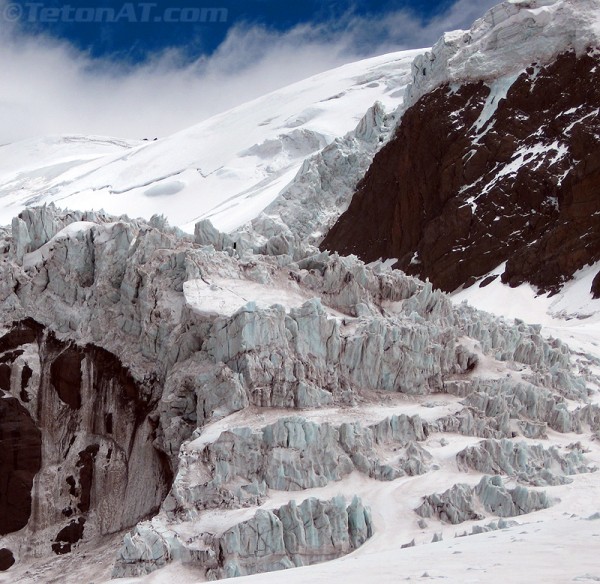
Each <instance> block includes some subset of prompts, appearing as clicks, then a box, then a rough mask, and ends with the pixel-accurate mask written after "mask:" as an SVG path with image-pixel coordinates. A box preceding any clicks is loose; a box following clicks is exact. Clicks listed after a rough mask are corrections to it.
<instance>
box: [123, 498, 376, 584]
mask: <svg viewBox="0 0 600 584" xmlns="http://www.w3.org/2000/svg"><path fill="white" fill-rule="evenodd" d="M371 535H372V525H371V517H370V514H369V512H368V510H367V509H365V508H364V507H363V505H362V503H361V501H360V500H359V499H358V498H356V497H355V498H354V500H353V501H352V502H351V503H350V504H349V505H348V504H347V502H346V501H345V500H344V498H343V497H336V498H334V499H331V500H329V501H321V500H319V499H315V498H308V499H305V500H304V501H302V502H301V503H300V504H297V503H296V502H295V501H291V502H290V503H288V504H287V505H284V506H282V507H279V508H277V509H259V510H258V511H257V512H256V514H255V515H254V517H252V518H251V519H249V520H247V521H243V522H241V523H238V524H236V525H234V526H233V527H231V528H229V529H227V530H226V531H224V532H223V533H221V534H210V535H207V534H202V535H200V536H199V538H203V539H202V541H198V538H196V540H191V541H188V542H187V543H186V542H183V541H182V539H181V538H179V537H177V535H176V534H175V533H174V532H169V531H168V530H163V529H161V528H160V527H159V526H158V525H156V524H154V523H143V524H140V525H138V526H137V527H136V529H135V530H134V531H133V533H132V534H131V535H127V536H126V537H125V541H124V544H123V547H122V548H121V550H120V551H119V557H118V560H117V563H116V564H115V568H114V571H113V576H114V577H119V576H131V575H142V574H147V573H150V572H152V571H154V570H156V569H159V568H161V567H163V566H164V565H166V564H167V563H168V562H169V561H171V560H175V559H179V560H183V561H187V562H193V563H194V564H196V565H197V566H198V567H202V568H204V569H205V572H206V576H207V578H208V579H209V580H214V579H217V578H233V577H236V576H245V575H248V574H259V573H261V572H272V571H275V570H284V569H286V568H293V567H298V566H308V565H310V564H314V563H316V562H322V561H326V560H331V559H334V558H338V557H340V556H342V555H345V554H348V553H350V552H351V551H353V550H354V549H356V548H357V547H359V546H360V545H362V544H363V543H364V542H365V541H366V540H367V539H368V538H369V537H371Z"/></svg>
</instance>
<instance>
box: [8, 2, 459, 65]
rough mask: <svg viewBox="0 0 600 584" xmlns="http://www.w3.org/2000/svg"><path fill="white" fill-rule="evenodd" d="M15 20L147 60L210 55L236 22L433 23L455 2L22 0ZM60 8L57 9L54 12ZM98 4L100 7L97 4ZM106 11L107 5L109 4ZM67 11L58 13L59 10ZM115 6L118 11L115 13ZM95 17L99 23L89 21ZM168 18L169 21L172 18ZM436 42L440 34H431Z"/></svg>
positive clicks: (96, 50)
mask: <svg viewBox="0 0 600 584" xmlns="http://www.w3.org/2000/svg"><path fill="white" fill-rule="evenodd" d="M12 4H16V5H17V6H18V7H20V9H21V11H20V13H19V11H18V10H17V9H16V8H15V7H14V6H13V7H12V9H13V10H14V11H15V12H14V15H13V18H14V19H15V20H16V21H18V22H20V24H21V25H22V27H23V29H24V31H26V32H29V33H45V34H47V35H49V36H51V37H54V38H57V39H62V40H66V41H68V42H69V43H71V44H72V45H73V46H74V47H76V48H77V49H78V50H81V51H85V52H86V53H88V54H89V55H91V56H92V57H95V58H110V59H112V60H118V61H126V62H130V63H140V62H143V61H145V60H147V59H148V58H151V57H152V56H153V55H155V54H156V53H157V52H160V51H163V50H165V49H171V48H178V49H180V50H181V51H182V55H184V56H185V58H187V59H188V60H193V59H196V58H198V57H200V56H202V55H205V56H209V55H211V54H212V53H214V51H215V50H216V49H217V48H218V47H219V45H221V44H222V43H223V41H224V40H225V39H226V37H227V33H228V31H230V30H231V29H232V28H235V27H240V26H243V27H253V26H258V27H264V28H266V29H268V30H270V31H273V32H279V33H285V32H286V31H289V30H292V29H293V28H294V27H297V26H299V25H309V26H319V27H322V29H328V30H329V31H330V33H331V34H335V33H336V32H338V33H339V31H341V30H343V29H344V27H345V26H348V24H349V23H350V22H351V21H352V19H356V18H363V19H369V20H371V19H374V18H385V17H386V16H388V15H393V14H396V13H398V12H399V11H403V10H405V11H407V13H409V14H411V15H412V16H413V17H414V18H415V19H416V20H417V21H419V22H420V23H421V24H423V25H426V24H427V23H428V22H431V20H432V19H434V18H435V17H437V16H439V15H441V14H443V13H444V11H446V10H447V9H448V8H449V7H450V6H451V5H452V4H453V2H452V0H421V1H420V2H415V1H409V0H380V1H371V0H354V1H351V0H333V1H330V2H326V1H323V0H301V1H299V2H296V3H289V2H284V1H282V0H177V1H176V2H174V1H173V0H169V1H165V0H140V1H139V2H129V1H128V0H91V1H90V0H66V1H65V0H39V1H37V0H36V1H35V2H33V1H32V0H17V1H16V2H13V3H12ZM53 9H55V10H56V12H54V11H53ZM90 9H93V10H90ZM105 9H107V10H105ZM58 10H60V13H59V14H57V11H58ZM112 11H114V12H112ZM89 20H92V22H87V21H89ZM165 20H168V21H169V22H165ZM364 32H365V34H364V35H363V36H362V37H361V39H360V42H361V44H360V46H358V47H356V49H357V53H361V54H371V53H372V52H373V51H374V50H377V46H378V45H379V44H380V42H381V38H380V37H379V36H378V32H377V31H376V30H373V34H372V35H369V31H368V30H365V31H364ZM429 40H430V42H433V41H434V40H435V39H434V38H431V39H429Z"/></svg>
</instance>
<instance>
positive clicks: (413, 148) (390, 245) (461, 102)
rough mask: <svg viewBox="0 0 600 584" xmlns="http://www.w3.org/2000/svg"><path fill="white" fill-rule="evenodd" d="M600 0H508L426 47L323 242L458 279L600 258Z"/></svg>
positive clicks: (423, 273)
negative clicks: (398, 108)
mask: <svg viewBox="0 0 600 584" xmlns="http://www.w3.org/2000/svg"><path fill="white" fill-rule="evenodd" d="M599 14H600V5H599V4H598V2H597V1H596V0H589V1H584V2H571V1H569V0H557V1H556V2H553V3H542V4H540V3H537V2H527V3H525V2H511V3H509V2H506V3H503V4H501V5H500V6H498V7H496V8H494V9H492V11H490V12H489V13H488V14H487V15H486V16H485V17H484V18H483V19H482V20H480V21H478V22H477V23H476V24H475V25H474V27H473V28H472V29H471V30H470V31H460V32H458V33H453V34H451V35H446V36H445V37H443V38H442V39H441V40H440V41H439V42H438V43H437V44H436V45H435V46H434V48H433V49H432V51H431V52H429V53H426V54H424V55H422V56H420V57H417V58H416V60H415V62H414V64H413V75H414V81H413V84H412V86H410V87H409V88H408V90H407V96H406V104H407V106H410V107H408V109H407V110H406V111H405V112H404V114H403V116H402V117H401V119H400V122H399V125H398V127H397V128H396V134H395V136H394V138H393V139H392V140H390V142H389V143H388V144H387V145H386V146H385V147H384V148H383V149H382V150H381V151H380V152H379V153H378V154H377V155H376V157H375V159H374V161H373V164H372V165H371V167H370V168H369V171H368V172H367V173H366V175H365V177H364V179H363V180H362V181H361V182H360V184H359V185H358V188H357V190H356V193H355V195H354V197H353V198H352V202H351V204H350V206H349V208H348V210H347V211H346V212H345V213H344V214H343V215H342V216H341V217H340V219H339V221H338V222H337V223H336V224H335V225H334V227H333V228H332V229H331V230H330V231H329V233H328V234H327V236H326V237H325V239H324V241H323V242H322V243H321V248H322V249H329V250H336V251H339V252H340V253H344V254H347V253H355V254H357V255H358V256H359V257H361V258H362V259H364V260H365V261H373V260H377V259H378V258H397V260H398V263H397V264H396V265H397V267H399V268H400V269H402V270H405V271H406V272H408V273H411V274H415V275H418V276H419V277H421V278H426V277H427V278H429V279H430V281H431V282H433V283H434V285H435V286H437V287H440V288H442V289H443V290H446V291H453V290H455V289H456V288H458V287H459V286H461V285H463V284H466V285H468V284H470V283H473V281H474V279H476V278H479V277H482V276H484V275H485V274H488V273H489V272H490V271H492V270H494V269H495V268H496V267H498V266H499V265H500V264H501V263H502V262H506V267H505V270H504V273H503V274H502V281H503V282H505V283H508V284H510V285H511V286H516V285H518V284H520V283H522V282H524V281H527V282H530V283H532V284H534V285H535V286H537V287H538V288H539V289H541V290H544V291H556V290H558V289H559V288H560V286H561V285H562V284H563V283H564V281H565V280H567V279H569V278H570V277H572V276H573V274H574V273H575V272H576V271H577V270H579V269H581V268H582V267H584V266H586V265H587V264H593V263H594V262H596V261H598V260H599V259H600V239H599V232H598V229H597V213H598V212H599V211H600V198H599V197H598V196H597V193H598V184H599V181H600V175H599V173H598V168H599V165H600V142H599V139H598V135H599V134H600V133H599V128H598V116H597V112H598V109H599V108H600V92H599V91H598V87H600V82H599V79H598V75H600V73H599V72H600V67H599V66H598V65H599V64H600V61H599V57H598V52H597V50H596V47H597V46H598V32H597V31H598V30H600V27H598V26H597V21H598V15H599Z"/></svg>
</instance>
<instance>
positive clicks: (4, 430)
mask: <svg viewBox="0 0 600 584" xmlns="http://www.w3.org/2000/svg"><path fill="white" fill-rule="evenodd" d="M0 421H1V423H0V477H2V478H1V479H0V535H4V534H7V533H11V532H13V531H17V530H19V529H21V528H22V527H25V525H27V522H28V521H29V517H30V516H31V489H32V487H33V479H34V477H35V475H36V474H37V473H38V471H39V470H40V468H41V463H42V436H41V432H40V430H39V428H37V427H36V425H35V423H34V421H33V420H32V419H31V416H30V415H29V412H28V411H27V410H26V409H25V408H24V407H23V406H22V405H21V404H20V403H19V400H17V399H15V398H12V397H9V396H4V395H2V396H0Z"/></svg>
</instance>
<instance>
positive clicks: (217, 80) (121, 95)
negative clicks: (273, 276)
mask: <svg viewBox="0 0 600 584" xmlns="http://www.w3.org/2000/svg"><path fill="white" fill-rule="evenodd" d="M495 3H496V0H458V1H457V2H456V3H455V4H454V5H453V6H452V7H451V8H450V9H449V10H448V11H446V12H445V13H444V14H442V15H439V16H438V17H436V18H435V19H433V20H431V21H429V22H422V21H421V20H420V19H419V18H418V17H416V16H415V15H414V14H412V13H411V12H409V11H399V12H394V13H391V14H388V15H386V16H385V17H378V18H365V17H356V16H354V15H352V14H351V13H348V15H347V16H346V17H345V18H343V19H341V20H337V21H336V23H335V25H333V24H331V25H328V24H315V25H301V26H297V27H295V28H293V29H291V30H289V31H286V32H283V33H282V32H276V31H272V30H268V29H266V28H262V27H257V26H249V25H247V24H244V23H239V24H237V25H234V26H233V27H232V28H231V29H230V30H229V32H228V35H227V38H226V39H225V40H224V42H223V43H222V44H221V45H220V46H219V47H218V49H217V50H216V51H215V52H214V53H213V54H212V55H210V56H208V57H202V58H199V59H197V60H196V61H194V62H192V63H190V62H188V61H186V60H185V59H184V58H183V56H182V54H180V53H179V52H178V51H176V50H170V51H166V52H163V53H161V54H157V55H155V56H154V58H153V59H151V60H149V61H147V62H145V63H143V64H140V65H136V66H131V65H129V66H126V65H123V64H119V63H116V62H113V61H103V60H94V59H91V58H90V57H89V56H88V55H86V54H85V53H81V52H78V51H76V50H75V49H74V48H73V47H71V46H70V45H68V44H67V43H64V42H59V41H57V40H55V39H52V38H50V37H47V36H43V35H35V36H34V35H31V34H26V33H24V32H22V31H21V30H19V28H18V27H17V26H13V27H9V26H7V25H6V23H2V28H1V29H0V71H1V72H2V73H1V75H2V83H1V84H0V143H7V142H10V141H15V140H18V139H23V138H27V137H32V136H39V135H47V134H58V133H61V134H62V133H83V134H102V135H113V136H119V137H126V138H142V137H149V138H153V137H155V136H161V135H166V134H169V133H172V132H175V131H177V130H179V129H183V128H185V127H188V126H190V125H192V124H194V123H196V122H199V121H201V120H202V119H205V118H207V117H209V116H211V115H214V114H215V113H218V112H221V111H225V110H226V109H229V108H231V107H234V106H236V105H238V104H240V103H243V102H244V101H247V100H249V99H252V98H254V97H258V96H259V95H262V94H264V93H266V92H268V91H272V90H274V89H276V88H278V87H282V86H284V85H286V84H289V83H292V82H294V81H298V80H300V79H303V78H305V77H308V76H310V75H312V74H316V73H319V72H322V71H325V70H327V69H329V68H332V67H335V66H338V65H341V64H343V63H347V62H350V61H352V60H356V59H358V58H362V57H366V56H371V55H374V54H381V53H384V52H390V51H396V50H402V49H408V48H419V47H426V46H429V45H431V44H432V43H433V42H435V40H436V39H437V38H438V37H439V36H440V35H441V34H442V33H443V32H445V31H447V30H453V29H456V28H468V27H469V26H470V25H471V23H472V22H473V20H475V19H476V18H478V17H480V16H481V15H482V14H483V12H484V11H485V10H487V9H488V8H490V7H491V6H492V5H494V4H495ZM5 6H6V0H0V11H1V10H2V9H3V8H4V7H5Z"/></svg>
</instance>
